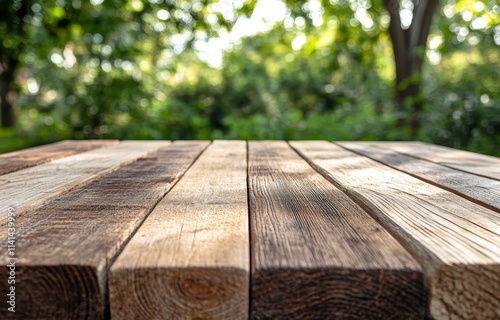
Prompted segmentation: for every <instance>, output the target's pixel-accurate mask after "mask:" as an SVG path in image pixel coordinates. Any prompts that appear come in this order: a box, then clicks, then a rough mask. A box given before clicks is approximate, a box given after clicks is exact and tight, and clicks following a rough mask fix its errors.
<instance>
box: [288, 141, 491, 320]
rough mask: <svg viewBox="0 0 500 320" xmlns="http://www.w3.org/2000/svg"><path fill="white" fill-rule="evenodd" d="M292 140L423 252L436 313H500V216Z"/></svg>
mask: <svg viewBox="0 0 500 320" xmlns="http://www.w3.org/2000/svg"><path fill="white" fill-rule="evenodd" d="M291 145H292V147H293V148H295V149H296V150H297V151H298V152H299V153H300V154H301V155H302V156H303V157H304V158H305V159H308V161H310V163H311V164H312V165H313V166H314V168H316V170H318V171H319V172H321V173H322V174H323V175H324V176H325V177H327V178H328V179H329V180H330V181H331V182H333V183H334V184H335V185H337V186H338V187H339V188H341V189H342V190H344V191H345V192H346V193H347V194H348V195H349V196H350V197H351V198H353V199H355V200H356V202H358V203H359V204H361V205H362V206H363V207H365V208H366V209H367V210H369V211H370V212H372V214H373V215H374V216H375V217H376V218H377V219H378V220H379V221H380V222H381V223H382V225H384V226H385V227H386V228H387V229H388V230H390V231H391V232H392V233H393V234H394V235H395V236H396V237H397V238H398V239H399V240H400V242H402V243H403V244H404V245H405V246H406V247H407V248H408V249H409V250H410V251H411V252H412V253H413V255H414V256H415V257H418V260H419V262H420V263H421V265H422V267H423V268H424V270H425V272H426V276H427V280H428V284H429V287H430V291H431V292H430V293H431V296H430V306H429V309H430V311H429V312H430V315H431V316H432V317H434V318H435V319H498V318H499V317H500V299H498V297H499V293H500V215H498V214H497V213H496V212H493V211H491V210H489V209H487V208H484V207H482V206H480V205H477V204H475V203H472V202H470V201H468V200H466V199H463V198H461V197H460V196H458V195H456V194H453V193H450V192H448V191H445V190H443V189H440V188H438V187H435V186H432V185H430V184H427V183H425V182H423V181H421V180H419V179H416V178H414V177H411V176H409V175H407V174H404V173H401V172H399V171H396V170H394V169H392V168H389V167H387V166H385V165H382V164H380V163H377V162H375V161H373V160H371V159H368V158H366V157H364V156H360V155H358V154H355V153H353V152H350V151H347V150H345V149H343V148H341V147H339V146H336V145H334V144H331V143H327V142H292V143H291Z"/></svg>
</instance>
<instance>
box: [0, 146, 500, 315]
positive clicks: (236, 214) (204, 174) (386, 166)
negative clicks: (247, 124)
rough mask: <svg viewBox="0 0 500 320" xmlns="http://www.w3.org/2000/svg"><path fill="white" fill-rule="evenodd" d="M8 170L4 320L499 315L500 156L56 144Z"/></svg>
mask: <svg viewBox="0 0 500 320" xmlns="http://www.w3.org/2000/svg"><path fill="white" fill-rule="evenodd" d="M0 174H1V175H0V223H1V225H2V228H0V231H1V237H2V239H3V241H2V245H1V249H0V254H1V256H2V257H4V258H3V259H4V263H5V264H6V266H7V273H5V274H4V277H5V278H4V279H3V280H2V281H1V283H2V292H3V297H4V298H3V300H2V302H1V303H2V304H3V305H2V308H1V311H0V318H2V319H109V318H112V319H247V318H252V319H424V318H426V317H428V318H435V319H500V181H499V180H500V159H498V158H494V157H488V156H484V155H479V154H474V153H469V152H464V151H459V150H454V149H449V148H444V147H438V146H434V145H430V144H424V143H419V142H342V143H341V142H339V143H330V142H325V141H297V142H289V143H287V142H284V141H259V142H254V141H251V142H248V143H247V142H245V141H215V142H213V143H210V142H207V141H175V142H169V141H124V142H118V141H109V140H108V141H65V142H60V143H56V144H52V145H47V146H42V147H37V148H32V149H27V150H23V151H19V152H14V153H10V154H5V155H1V156H0ZM12 311H15V312H12Z"/></svg>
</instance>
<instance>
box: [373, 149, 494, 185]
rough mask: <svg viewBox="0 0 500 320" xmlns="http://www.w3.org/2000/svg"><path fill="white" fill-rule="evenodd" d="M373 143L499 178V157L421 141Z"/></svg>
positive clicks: (451, 166) (488, 176)
mask: <svg viewBox="0 0 500 320" xmlns="http://www.w3.org/2000/svg"><path fill="white" fill-rule="evenodd" d="M375 145H377V146H381V147H385V148H390V149H392V150H394V151H397V152H400V153H404V154H407V155H410V156H412V157H416V158H421V159H425V160H428V161H432V162H436V163H439V164H441V165H443V166H447V167H450V168H454V169H458V170H462V171H465V172H470V173H474V174H477V175H480V176H484V177H486V178H492V179H496V180H500V159H499V158H496V157H491V156H487V155H484V154H477V153H473V152H468V151H463V150H457V149H452V148H447V147H442V146H436V145H433V144H428V143H423V142H376V143H375Z"/></svg>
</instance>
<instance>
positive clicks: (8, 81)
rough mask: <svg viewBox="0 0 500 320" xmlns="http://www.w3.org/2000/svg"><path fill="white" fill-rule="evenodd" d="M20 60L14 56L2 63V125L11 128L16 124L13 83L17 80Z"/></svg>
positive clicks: (0, 82) (0, 76) (0, 101)
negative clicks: (16, 75)
mask: <svg viewBox="0 0 500 320" xmlns="http://www.w3.org/2000/svg"><path fill="white" fill-rule="evenodd" d="M18 63H19V61H18V60H16V59H13V58H10V59H8V61H6V62H5V63H2V73H1V74H0V108H1V115H2V127H4V128H10V127H13V126H14V102H13V100H14V99H13V96H14V92H13V90H12V85H13V83H14V80H15V70H16V67H17V65H18Z"/></svg>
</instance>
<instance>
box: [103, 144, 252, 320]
mask: <svg viewBox="0 0 500 320" xmlns="http://www.w3.org/2000/svg"><path fill="white" fill-rule="evenodd" d="M246 175H247V172H246V143H245V142H244V141H232V142H231V141H215V142H214V143H213V144H212V145H211V146H210V147H209V148H208V149H207V150H206V151H205V152H204V153H203V155H202V156H201V157H200V158H199V159H198V160H197V161H196V163H195V164H194V165H193V166H192V167H191V168H190V169H189V170H188V172H186V174H185V175H184V176H183V178H182V180H181V181H180V182H179V183H178V184H177V185H176V186H175V187H174V188H173V189H172V191H170V193H169V194H168V195H167V196H166V197H165V198H164V199H163V200H162V201H161V202H160V203H159V204H158V206H157V207H156V208H155V209H154V211H153V212H152V213H151V214H150V215H149V216H148V218H147V219H146V221H145V222H144V224H143V225H142V226H141V228H140V229H139V230H138V231H137V233H136V234H135V235H134V237H133V238H132V239H131V241H130V242H129V243H128V244H127V246H126V247H125V249H124V251H123V252H122V253H121V254H120V256H119V257H118V259H117V260H116V262H115V263H114V264H113V266H112V268H111V270H110V275H109V292H110V303H111V315H112V318H113V319H248V307H249V306H248V300H249V297H248V294H249V280H250V274H249V273H250V271H249V269H250V254H249V230H248V207H247V184H246Z"/></svg>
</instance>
